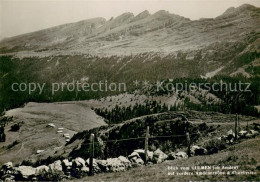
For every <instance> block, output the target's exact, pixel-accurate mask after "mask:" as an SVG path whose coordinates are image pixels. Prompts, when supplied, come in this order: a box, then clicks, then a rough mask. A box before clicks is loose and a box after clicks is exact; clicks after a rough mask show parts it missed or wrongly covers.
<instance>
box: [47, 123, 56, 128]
mask: <svg viewBox="0 0 260 182" xmlns="http://www.w3.org/2000/svg"><path fill="white" fill-rule="evenodd" d="M47 127H50V128H54V127H55V125H54V124H53V123H50V124H48V125H47Z"/></svg>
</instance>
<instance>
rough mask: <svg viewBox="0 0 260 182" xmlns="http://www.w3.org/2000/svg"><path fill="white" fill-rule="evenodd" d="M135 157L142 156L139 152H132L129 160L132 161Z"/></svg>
mask: <svg viewBox="0 0 260 182" xmlns="http://www.w3.org/2000/svg"><path fill="white" fill-rule="evenodd" d="M134 157H137V158H140V155H139V154H138V153H137V152H132V154H130V155H129V156H128V159H132V158H134Z"/></svg>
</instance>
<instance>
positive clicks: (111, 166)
mask: <svg viewBox="0 0 260 182" xmlns="http://www.w3.org/2000/svg"><path fill="white" fill-rule="evenodd" d="M97 163H98V165H99V166H100V169H101V170H102V171H104V172H119V171H125V170H126V169H127V167H126V166H128V165H129V163H128V162H127V161H126V160H125V159H123V158H122V157H120V159H119V158H108V159H107V160H97ZM126 163H127V165H126Z"/></svg>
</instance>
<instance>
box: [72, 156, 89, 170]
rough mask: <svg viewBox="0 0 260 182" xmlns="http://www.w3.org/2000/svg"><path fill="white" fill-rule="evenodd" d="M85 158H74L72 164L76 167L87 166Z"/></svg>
mask: <svg viewBox="0 0 260 182" xmlns="http://www.w3.org/2000/svg"><path fill="white" fill-rule="evenodd" d="M85 163H86V162H85V160H84V159H82V158H81V157H77V158H76V159H74V160H73V161H72V166H73V167H74V168H82V167H84V166H85Z"/></svg>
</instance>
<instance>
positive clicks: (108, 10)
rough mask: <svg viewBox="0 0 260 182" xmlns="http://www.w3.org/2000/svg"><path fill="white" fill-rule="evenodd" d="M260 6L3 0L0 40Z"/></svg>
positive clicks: (258, 1) (223, 0)
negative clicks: (58, 28)
mask: <svg viewBox="0 0 260 182" xmlns="http://www.w3.org/2000/svg"><path fill="white" fill-rule="evenodd" d="M245 3H247V4H252V5H254V6H257V7H260V0H91V1H90V0H0V39H1V38H3V37H10V36H15V35H19V34H23V33H28V32H32V31H36V30H41V29H44V28H49V27H52V26H55V25H60V24H64V23H71V22H76V21H80V20H84V19H89V18H94V17H104V18H106V19H109V18H111V17H112V16H114V17H115V16H118V15H120V14H122V13H125V12H132V13H134V14H135V15H136V14H138V13H140V12H142V11H144V10H148V11H149V12H150V13H154V12H156V11H158V10H161V9H164V10H167V11H169V12H170V13H174V14H178V15H181V16H184V17H187V18H190V19H192V20H196V19H199V18H202V17H203V18H213V17H216V16H218V15H220V14H222V13H223V12H224V11H225V10H226V9H227V8H229V7H232V6H233V7H238V6H240V5H242V4H245Z"/></svg>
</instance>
